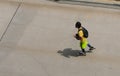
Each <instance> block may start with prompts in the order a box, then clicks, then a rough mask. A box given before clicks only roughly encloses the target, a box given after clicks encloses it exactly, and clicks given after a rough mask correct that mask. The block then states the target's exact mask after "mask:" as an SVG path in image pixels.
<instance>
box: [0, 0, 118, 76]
mask: <svg viewBox="0 0 120 76" xmlns="http://www.w3.org/2000/svg"><path fill="white" fill-rule="evenodd" d="M31 1H32V0H31ZM49 3H51V4H52V5H51V4H49ZM0 17H1V20H0V23H1V25H0V27H1V28H0V34H1V41H0V76H88V75H89V76H101V75H102V76H113V75H115V76H119V75H120V59H119V57H120V45H119V41H120V26H119V25H120V10H118V9H107V8H100V7H88V6H80V5H70V4H59V3H54V2H51V1H45V2H43V1H42V4H37V5H36V4H34V3H17V2H14V1H13V2H11V1H0ZM76 21H81V22H82V24H83V26H84V27H86V28H87V29H88V30H89V32H90V36H89V42H90V43H91V44H92V45H93V46H95V47H96V50H94V51H93V52H92V53H87V56H77V53H78V51H79V50H80V48H79V41H77V40H75V39H74V38H73V35H74V33H76V32H77V30H76V29H75V28H74V24H75V22H76ZM86 50H87V49H86Z"/></svg>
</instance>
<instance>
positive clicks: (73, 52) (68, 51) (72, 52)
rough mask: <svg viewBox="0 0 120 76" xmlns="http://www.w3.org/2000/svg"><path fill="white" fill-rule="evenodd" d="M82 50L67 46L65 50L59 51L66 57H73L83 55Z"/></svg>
mask: <svg viewBox="0 0 120 76" xmlns="http://www.w3.org/2000/svg"><path fill="white" fill-rule="evenodd" d="M80 51H81V50H72V48H66V49H64V50H59V51H58V52H57V53H59V54H61V55H62V56H64V57H67V58H70V57H71V56H73V57H78V56H83V55H79V52H80Z"/></svg>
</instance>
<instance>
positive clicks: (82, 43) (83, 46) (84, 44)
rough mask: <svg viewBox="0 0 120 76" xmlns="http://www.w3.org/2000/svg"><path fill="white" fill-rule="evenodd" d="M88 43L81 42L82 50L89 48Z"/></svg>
mask: <svg viewBox="0 0 120 76" xmlns="http://www.w3.org/2000/svg"><path fill="white" fill-rule="evenodd" d="M87 44H88V42H87V41H84V42H80V47H81V49H85V48H86V47H87Z"/></svg>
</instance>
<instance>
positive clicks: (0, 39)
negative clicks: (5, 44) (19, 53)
mask: <svg viewBox="0 0 120 76" xmlns="http://www.w3.org/2000/svg"><path fill="white" fill-rule="evenodd" d="M21 4H22V3H19V5H18V7H17V8H16V10H15V12H14V14H13V16H12V18H11V19H10V22H9V23H8V25H7V27H6V29H5V31H4V32H3V34H2V36H1V38H0V42H1V41H2V39H3V37H4V35H5V34H6V32H7V30H8V28H9V27H10V24H11V22H12V21H13V19H14V17H15V15H16V13H17V11H18V9H19V8H20V6H21Z"/></svg>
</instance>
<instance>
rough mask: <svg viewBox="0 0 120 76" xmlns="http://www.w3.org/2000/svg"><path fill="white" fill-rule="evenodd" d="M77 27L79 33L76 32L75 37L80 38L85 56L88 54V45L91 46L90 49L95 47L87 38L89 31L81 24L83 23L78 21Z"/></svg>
mask: <svg viewBox="0 0 120 76" xmlns="http://www.w3.org/2000/svg"><path fill="white" fill-rule="evenodd" d="M75 27H76V28H77V29H78V33H77V34H76V36H75V38H76V39H77V40H80V47H81V49H82V53H83V55H84V56H86V51H85V48H86V47H87V46H88V47H89V50H90V51H91V50H93V49H95V48H94V47H93V46H91V45H90V44H89V43H88V40H87V38H88V31H87V30H86V29H85V28H84V27H82V26H81V23H80V22H76V24H75ZM79 54H80V53H79Z"/></svg>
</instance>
